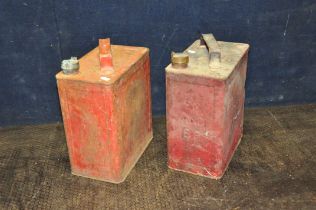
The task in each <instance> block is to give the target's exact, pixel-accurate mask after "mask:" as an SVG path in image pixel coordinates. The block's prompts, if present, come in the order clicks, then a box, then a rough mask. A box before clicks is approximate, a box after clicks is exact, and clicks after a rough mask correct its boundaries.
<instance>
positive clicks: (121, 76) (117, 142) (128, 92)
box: [56, 46, 153, 183]
mask: <svg viewBox="0 0 316 210" xmlns="http://www.w3.org/2000/svg"><path fill="white" fill-rule="evenodd" d="M96 51H98V49H97V48H96V49H94V50H93V51H91V52H90V53H88V54H87V55H86V56H84V57H83V58H82V59H80V66H81V67H82V68H81V67H80V73H79V74H78V75H72V76H68V77H67V76H66V75H62V73H59V74H58V75H57V76H56V77H57V84H58V92H59V97H60V102H61V109H62V114H63V121H64V127H65V133H66V138H67V145H68V151H69V157H70V163H71V170H72V173H73V174H75V175H79V176H84V177H89V178H93V179H98V180H103V181H109V182H113V183H119V182H122V181H124V179H125V178H126V176H127V175H128V173H129V172H130V170H131V169H132V168H133V166H134V165H135V164H136V162H137V160H138V159H139V158H140V156H141V154H142V153H143V151H144V150H145V149H146V147H147V145H148V144H149V142H150V140H151V139H152V137H153V134H152V116H151V95H150V66H149V52H148V49H146V48H136V47H135V48H133V47H125V46H114V47H113V51H114V52H113V54H114V56H113V59H114V67H116V73H114V74H112V75H106V76H104V75H100V74H99V72H98V71H97V70H95V69H94V68H95V66H97V65H99V64H98V61H97V60H98V57H97V52H96ZM116 57H117V58H118V59H116V60H115V58H116ZM80 74H82V75H80Z"/></svg>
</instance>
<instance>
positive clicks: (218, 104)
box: [166, 42, 249, 179]
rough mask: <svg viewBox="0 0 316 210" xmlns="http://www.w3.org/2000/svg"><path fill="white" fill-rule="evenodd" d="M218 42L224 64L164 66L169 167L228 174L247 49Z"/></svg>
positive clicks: (240, 107) (204, 173) (238, 130)
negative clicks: (212, 66)
mask: <svg viewBox="0 0 316 210" xmlns="http://www.w3.org/2000/svg"><path fill="white" fill-rule="evenodd" d="M192 46H193V45H192ZM220 46H221V47H223V49H222V50H223V52H222V54H223V55H222V63H221V64H220V65H222V66H223V67H220V68H218V69H213V70H212V69H209V67H206V68H205V69H203V68H201V69H198V70H197V69H194V68H195V67H194V66H192V65H191V67H190V63H189V67H188V68H184V69H175V68H172V66H171V65H169V66H168V67H167V68H166V99H167V104H166V107H167V135H168V166H169V167H170V168H172V169H175V170H180V171H184V172H188V173H193V174H198V175H202V176H206V177H210V178H215V179H218V178H221V177H222V175H223V174H224V172H225V170H226V168H227V166H228V164H229V162H230V159H231V158H232V156H233V153H234V151H235V149H236V147H237V146H238V143H239V141H240V139H241V137H242V127H243V113H244V98H245V91H244V85H245V79H246V67H247V60H248V57H247V52H248V48H249V46H248V45H246V44H237V43H224V42H220ZM189 49H191V48H189ZM230 68H231V69H230ZM205 71H210V72H205ZM221 71H226V72H221Z"/></svg>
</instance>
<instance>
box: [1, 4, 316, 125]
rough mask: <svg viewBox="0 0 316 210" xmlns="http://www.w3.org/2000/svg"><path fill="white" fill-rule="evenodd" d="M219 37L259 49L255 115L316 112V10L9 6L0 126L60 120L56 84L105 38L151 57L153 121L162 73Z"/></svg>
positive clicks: (5, 7)
mask: <svg viewBox="0 0 316 210" xmlns="http://www.w3.org/2000/svg"><path fill="white" fill-rule="evenodd" d="M201 32H203V33H207V32H213V33H214V35H215V36H216V38H217V39H218V40H224V41H233V42H245V43H249V44H250V45H251V51H250V58H249V68H248V70H249V71H248V79H247V87H246V91H247V92H246V95H247V98H246V104H247V106H255V105H260V106H261V105H276V104H291V103H311V102H316V87H315V85H314V83H315V81H316V53H315V49H316V2H315V0H265V1H262V0H203V1H202V0H195V1H193V0H173V1H171V0H133V1H128V0H125V1H123V0H111V1H105V0H93V1H92V0H91V1H88V0H85V1H84V0H67V1H58V0H24V1H22V0H1V1H0V46H1V50H0V79H1V83H0V126H7V125H16V124H33V123H48V122H55V121H60V120H61V115H60V107H59V100H58V95H57V89H56V82H55V77H54V75H55V74H56V73H57V71H58V70H59V66H60V61H61V59H63V58H69V57H70V56H79V57H80V56H82V55H84V54H85V53H87V52H88V51H89V50H91V49H92V48H94V47H95V46H96V45H97V40H98V38H102V37H110V38H111V39H112V43H114V44H123V45H137V46H146V47H148V48H150V49H151V72H152V98H153V112H154V114H155V115H160V114H164V112H165V82H164V79H165V78H164V67H165V66H166V65H167V64H168V63H169V57H170V51H171V50H176V51H178V50H183V49H184V48H186V47H187V46H188V45H189V44H190V43H191V42H192V41H194V40H195V39H197V38H198V37H199V33H201Z"/></svg>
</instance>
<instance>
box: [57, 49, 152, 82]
mask: <svg viewBox="0 0 316 210" xmlns="http://www.w3.org/2000/svg"><path fill="white" fill-rule="evenodd" d="M111 50H112V56H113V68H114V69H115V71H113V72H111V73H109V74H104V72H102V71H100V53H99V47H96V48H94V49H93V50H91V51H90V52H88V53H87V54H86V55H84V56H83V57H82V58H80V59H79V72H78V73H77V74H64V73H63V72H59V73H57V74H56V79H57V80H60V79H61V80H63V79H65V80H75V81H82V82H88V83H100V84H104V85H111V84H113V83H114V82H115V81H117V80H118V79H119V78H121V77H122V76H123V75H124V74H125V73H126V72H127V71H128V70H129V69H131V67H132V66H133V65H135V64H136V63H137V62H138V61H139V60H140V59H141V58H142V57H143V56H145V55H146V54H147V53H148V52H149V49H148V48H145V47H132V46H122V45H111Z"/></svg>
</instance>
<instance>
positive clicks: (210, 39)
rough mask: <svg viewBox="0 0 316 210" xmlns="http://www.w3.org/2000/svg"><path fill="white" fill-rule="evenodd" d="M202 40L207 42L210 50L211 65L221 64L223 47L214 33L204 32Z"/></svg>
mask: <svg viewBox="0 0 316 210" xmlns="http://www.w3.org/2000/svg"><path fill="white" fill-rule="evenodd" d="M201 41H202V42H204V43H205V44H206V47H207V49H208V52H209V60H210V61H209V66H210V67H216V66H219V65H220V62H221V49H220V47H219V45H218V43H217V41H216V39H215V37H214V36H213V34H211V33H210V34H202V36H201Z"/></svg>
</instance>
